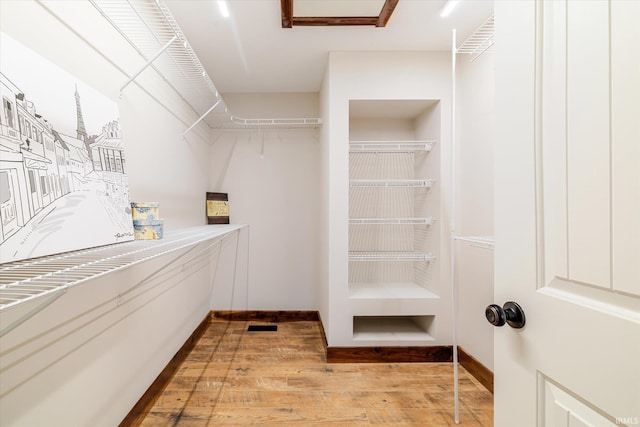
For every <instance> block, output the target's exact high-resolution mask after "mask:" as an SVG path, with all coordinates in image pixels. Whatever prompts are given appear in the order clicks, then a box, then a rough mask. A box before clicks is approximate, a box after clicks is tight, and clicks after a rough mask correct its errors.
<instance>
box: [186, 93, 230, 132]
mask: <svg viewBox="0 0 640 427" xmlns="http://www.w3.org/2000/svg"><path fill="white" fill-rule="evenodd" d="M221 102H222V100H220V99H218V101H217V102H216V103H215V104H213V106H212V107H211V108H209V109H208V110H207V111H206V112H205V113H204V114H203V115H201V116H200V118H199V119H198V120H196V121H195V123H194V124H192V125H191V126H189V127H188V128H187V130H185V131H184V132H182V137H183V138H184V137H185V136H186V135H187V134H188V133H189V132H191V129H193V128H194V127H196V126H197V125H198V123H200V122H201V121H202V120H203V119H204V118H205V117H207V116H208V115H209V113H210V112H212V111H213V110H215V108H216V107H217V106H218V105H219V104H220V103H221Z"/></svg>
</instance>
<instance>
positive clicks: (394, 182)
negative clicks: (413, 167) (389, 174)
mask: <svg viewBox="0 0 640 427" xmlns="http://www.w3.org/2000/svg"><path fill="white" fill-rule="evenodd" d="M434 182H435V180H434V179H351V180H349V185H350V186H351V187H369V188H371V187H373V188H411V187H413V188H431V186H432V185H433V183H434Z"/></svg>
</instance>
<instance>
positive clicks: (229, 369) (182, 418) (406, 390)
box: [141, 320, 493, 427]
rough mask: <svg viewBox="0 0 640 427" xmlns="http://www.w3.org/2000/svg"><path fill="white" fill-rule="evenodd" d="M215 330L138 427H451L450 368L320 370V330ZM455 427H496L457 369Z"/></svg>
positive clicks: (474, 385) (482, 396)
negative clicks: (459, 426)
mask: <svg viewBox="0 0 640 427" xmlns="http://www.w3.org/2000/svg"><path fill="white" fill-rule="evenodd" d="M257 323H259V322H255V321H251V322H246V321H231V322H227V321H220V320H214V321H212V322H211V324H210V326H209V328H208V329H207V330H206V331H205V332H204V334H203V335H202V337H201V338H200V340H199V341H198V343H197V344H196V346H195V348H194V349H193V351H192V352H191V353H190V354H189V355H188V356H187V357H186V360H185V361H184V362H183V363H182V365H181V366H180V367H179V368H178V370H177V373H176V374H175V376H174V377H173V378H172V380H171V381H170V383H169V384H168V385H167V387H166V388H165V389H164V391H163V392H162V394H161V395H160V397H159V398H158V400H157V401H156V402H155V405H154V406H153V408H152V409H151V411H150V412H149V413H148V414H147V416H146V418H145V419H144V420H143V421H142V424H141V425H142V426H151V427H163V426H171V427H176V426H180V427H203V426H216V427H218V426H222V427H224V426H247V425H273V426H276V425H296V426H356V427H357V426H421V427H422V426H455V425H456V424H455V423H454V420H453V383H452V372H453V368H452V366H451V364H450V363H336V364H328V363H326V357H325V349H324V342H323V337H322V332H321V329H320V326H319V323H318V322H313V321H304V322H286V323H279V324H278V331H276V332H271V331H267V332H248V331H247V330H246V329H247V326H248V325H249V324H257ZM460 417H461V420H462V422H463V424H464V425H466V426H487V427H489V426H491V425H492V424H493V396H492V395H491V393H489V392H488V391H487V390H486V389H485V388H484V387H483V386H482V385H481V384H480V383H479V382H478V381H477V380H476V379H475V378H474V377H472V376H471V375H469V374H468V373H467V372H466V371H465V370H464V368H462V367H460Z"/></svg>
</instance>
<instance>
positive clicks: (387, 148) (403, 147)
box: [349, 141, 436, 153]
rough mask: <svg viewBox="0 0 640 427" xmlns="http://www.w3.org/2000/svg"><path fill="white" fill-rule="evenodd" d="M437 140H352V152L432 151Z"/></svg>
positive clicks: (350, 147) (350, 149)
mask: <svg viewBox="0 0 640 427" xmlns="http://www.w3.org/2000/svg"><path fill="white" fill-rule="evenodd" d="M435 142H436V141H351V142H350V143H349V152H351V153H417V152H425V151H431V148H432V147H433V144H435Z"/></svg>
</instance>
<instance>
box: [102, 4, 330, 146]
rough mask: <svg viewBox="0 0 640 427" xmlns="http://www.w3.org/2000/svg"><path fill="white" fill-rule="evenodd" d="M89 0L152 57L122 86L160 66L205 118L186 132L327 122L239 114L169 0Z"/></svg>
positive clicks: (296, 126)
mask: <svg viewBox="0 0 640 427" xmlns="http://www.w3.org/2000/svg"><path fill="white" fill-rule="evenodd" d="M89 1H90V2H91V4H92V5H93V6H94V7H95V8H96V9H97V10H98V11H99V12H100V13H101V14H102V16H103V17H104V18H105V19H106V20H107V21H108V22H109V23H110V24H111V25H112V26H113V27H114V28H115V29H116V30H117V31H118V32H119V33H120V35H121V36H122V37H123V38H124V39H125V40H126V41H127V42H128V43H129V44H130V45H131V46H132V47H133V48H134V49H135V50H136V52H137V53H138V54H139V55H140V57H141V58H142V59H144V61H145V62H146V65H145V67H144V68H142V69H141V70H139V71H138V73H136V74H134V75H132V76H131V77H130V78H129V80H128V81H127V82H126V84H125V85H124V86H123V87H122V89H124V88H125V87H126V86H127V85H128V84H129V83H131V82H133V81H134V80H135V79H136V77H137V76H138V75H139V74H140V73H141V72H142V70H144V69H145V68H146V67H151V68H152V69H154V70H155V71H156V72H157V73H158V74H159V75H160V76H161V77H162V78H163V80H164V81H165V82H166V83H167V84H168V85H169V86H170V87H171V88H172V89H173V90H174V91H175V92H176V93H177V94H178V96H180V97H181V98H182V100H183V101H184V102H186V103H187V104H188V105H189V106H190V107H191V108H192V109H193V111H194V112H195V113H197V114H198V116H199V117H200V118H199V119H198V120H197V121H196V122H195V123H193V124H192V125H191V127H189V128H188V129H187V130H186V131H185V134H186V133H187V132H188V131H190V130H191V128H192V127H193V126H195V125H196V124H197V123H198V122H200V121H201V120H204V121H205V122H206V123H207V125H208V126H209V127H211V128H214V129H263V128H265V129H308V128H311V129H316V128H319V127H320V126H321V125H322V120H321V119H319V118H276V119H246V118H241V117H238V116H235V115H233V114H232V113H231V111H229V108H228V106H227V105H226V103H225V101H224V99H223V98H222V95H221V94H220V93H219V92H218V90H217V88H216V86H215V85H214V83H213V82H212V81H211V78H210V77H209V75H208V74H207V71H206V70H205V68H204V66H203V65H202V63H201V62H200V60H199V58H198V56H197V55H196V53H195V51H194V50H193V48H192V47H191V45H190V43H189V41H188V40H187V38H186V36H185V35H184V33H183V32H182V29H181V28H180V26H179V25H178V22H177V21H176V20H175V18H174V17H173V15H172V14H171V11H170V10H169V7H168V5H167V2H166V1H165V0H137V1H131V0H89ZM122 89H121V92H122ZM159 102H160V101H159ZM165 108H168V107H167V106H166V105H165Z"/></svg>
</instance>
